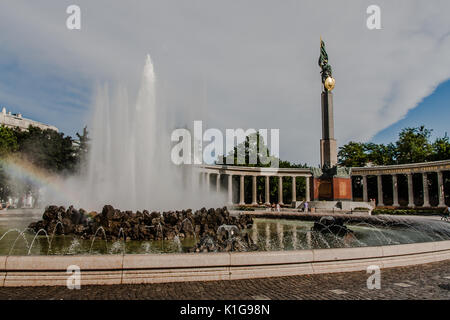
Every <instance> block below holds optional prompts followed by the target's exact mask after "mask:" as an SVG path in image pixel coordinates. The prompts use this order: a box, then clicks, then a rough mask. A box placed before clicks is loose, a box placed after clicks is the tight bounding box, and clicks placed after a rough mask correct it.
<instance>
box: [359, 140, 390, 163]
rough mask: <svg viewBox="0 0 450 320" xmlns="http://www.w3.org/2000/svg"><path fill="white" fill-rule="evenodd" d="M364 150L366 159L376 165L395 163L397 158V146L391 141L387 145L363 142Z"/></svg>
mask: <svg viewBox="0 0 450 320" xmlns="http://www.w3.org/2000/svg"><path fill="white" fill-rule="evenodd" d="M364 151H365V153H366V154H367V158H368V161H370V162H372V163H373V164H374V165H378V166H382V165H391V164H395V162H396V159H397V148H396V146H395V145H394V144H393V143H389V144H388V145H384V144H376V143H371V142H369V143H365V144H364Z"/></svg>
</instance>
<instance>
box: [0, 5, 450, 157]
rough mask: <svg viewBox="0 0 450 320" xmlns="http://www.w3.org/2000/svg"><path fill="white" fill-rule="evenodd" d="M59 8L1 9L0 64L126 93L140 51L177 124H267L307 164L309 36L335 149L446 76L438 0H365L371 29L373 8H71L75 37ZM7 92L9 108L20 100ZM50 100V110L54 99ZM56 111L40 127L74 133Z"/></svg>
mask: <svg viewBox="0 0 450 320" xmlns="http://www.w3.org/2000/svg"><path fill="white" fill-rule="evenodd" d="M131 3H132V5H131ZM70 4H72V3H71V1H58V3H57V4H55V2H54V1H39V2H30V1H19V0H14V1H12V0H5V1H2V3H1V4H0V28H1V29H2V30H3V31H2V33H1V34H0V62H2V60H6V58H7V57H11V56H12V55H14V56H15V57H16V59H17V60H18V61H19V62H20V63H21V64H22V65H25V66H26V67H27V68H30V70H32V72H33V73H36V74H39V75H47V74H48V75H54V74H55V73H56V74H58V76H59V77H60V78H61V79H62V81H66V82H67V84H68V86H69V87H70V86H73V87H78V86H79V83H80V79H86V80H83V81H85V82H86V81H87V82H88V83H89V82H91V83H90V84H89V86H91V85H92V86H93V85H94V84H95V82H97V81H100V82H102V81H106V80H108V81H115V80H121V81H123V82H125V83H127V84H128V85H129V86H130V87H131V88H136V86H137V82H138V81H139V80H140V77H139V73H140V69H141V67H142V65H143V63H144V58H145V54H146V53H147V52H150V53H151V54H152V58H153V60H154V63H155V70H156V73H157V76H158V80H159V88H160V91H159V92H160V95H159V97H160V103H161V104H164V107H165V108H167V109H168V112H169V113H171V114H175V115H176V116H178V117H179V119H178V123H180V124H182V123H183V122H190V124H191V123H192V121H193V120H194V118H195V119H199V120H204V123H205V125H206V126H207V127H218V128H226V127H228V128H238V127H244V128H249V127H254V128H279V129H280V139H281V149H280V152H281V156H282V158H285V159H289V160H294V161H296V162H308V163H310V164H312V165H317V163H318V161H319V139H320V134H321V129H320V123H321V119H320V90H321V88H320V76H319V71H320V70H319V67H318V66H317V58H318V54H319V37H320V36H321V35H322V36H323V38H324V40H325V41H326V45H327V49H328V54H329V57H330V63H331V65H332V67H333V71H334V76H335V78H336V81H337V82H336V89H335V91H334V94H335V96H334V101H335V128H336V136H337V139H338V143H339V144H343V143H345V142H347V141H349V140H368V139H370V138H371V137H372V136H373V135H374V134H376V133H377V132H378V131H380V130H382V129H383V128H386V127H387V126H389V125H390V124H392V123H394V122H396V121H398V120H399V119H401V118H402V117H403V116H404V115H405V114H406V113H407V111H408V110H409V109H411V108H413V107H415V106H416V105H417V103H418V102H420V100H421V99H423V98H424V97H425V96H427V95H428V94H430V93H431V92H432V91H433V90H434V88H435V87H436V86H437V85H438V84H439V83H440V82H442V81H444V80H446V79H448V78H449V77H450V69H449V68H448V65H449V64H450V40H449V39H450V36H449V35H450V33H449V31H450V20H449V19H448V11H449V10H450V2H448V1H446V0H442V1H439V0H433V1H426V2H425V1H420V0H398V1H376V4H378V5H379V6H380V7H381V15H382V16H381V19H382V30H372V31H371V30H368V29H367V28H366V18H367V14H366V8H367V6H369V5H371V4H374V2H373V1H331V0H330V1H301V2H300V1H292V0H291V1H283V2H280V1H275V0H272V1H261V0H249V1H239V2H237V1H234V2H231V1H210V0H209V1H206V0H202V1H189V2H186V1H162V0H161V1H133V2H124V1H106V0H105V1H100V0H96V1H87V0H80V1H77V5H79V6H80V7H81V10H82V30H81V31H69V30H67V29H66V27H65V19H66V17H67V14H66V12H65V9H66V7H67V6H68V5H70ZM5 30H6V32H4V31H5ZM83 84H84V85H86V83H83ZM45 89H48V88H45ZM11 94H12V93H11V92H8V97H7V98H8V101H12V98H11ZM15 94H16V95H17V101H18V102H19V101H22V99H24V98H23V97H27V92H15ZM58 94H59V93H58V91H56V92H48V93H47V94H46V95H44V97H45V96H47V97H48V96H50V95H58ZM4 99H6V97H5V96H3V91H1V90H0V101H2V100H4ZM26 99H27V100H32V98H31V97H29V98H26ZM51 100H52V103H49V105H48V109H49V111H50V112H51V111H52V108H56V106H57V101H61V99H57V98H54V99H51ZM55 101H56V102H55ZM39 105H40V106H45V105H46V103H45V101H40V102H39ZM30 112H31V110H30ZM84 112H85V111H84V110H80V115H78V116H76V117H75V118H74V119H78V120H77V121H80V119H82V114H83V115H84ZM23 113H24V114H25V112H23ZM25 115H26V114H25ZM58 115H59V117H60V118H59V119H58V120H56V119H52V120H55V121H57V123H55V125H57V126H60V127H62V128H63V129H64V128H65V127H68V128H70V127H71V126H72V127H73V126H74V127H78V128H80V127H81V126H82V125H83V123H76V124H75V125H74V124H73V121H75V120H72V118H69V119H68V118H67V117H64V116H63V113H59V114H58Z"/></svg>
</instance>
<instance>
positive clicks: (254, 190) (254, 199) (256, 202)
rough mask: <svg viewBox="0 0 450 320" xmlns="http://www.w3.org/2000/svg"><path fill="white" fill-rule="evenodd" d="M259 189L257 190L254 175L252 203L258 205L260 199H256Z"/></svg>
mask: <svg viewBox="0 0 450 320" xmlns="http://www.w3.org/2000/svg"><path fill="white" fill-rule="evenodd" d="M256 195H257V190H256V176H252V205H258V201H257V199H256Z"/></svg>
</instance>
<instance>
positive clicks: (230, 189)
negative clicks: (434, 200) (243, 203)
mask: <svg viewBox="0 0 450 320" xmlns="http://www.w3.org/2000/svg"><path fill="white" fill-rule="evenodd" d="M228 204H229V205H232V204H233V175H232V174H229V175H228Z"/></svg>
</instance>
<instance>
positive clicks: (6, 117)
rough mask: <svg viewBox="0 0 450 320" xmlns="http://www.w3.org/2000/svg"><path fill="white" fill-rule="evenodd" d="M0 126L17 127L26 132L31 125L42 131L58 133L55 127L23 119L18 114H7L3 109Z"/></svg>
mask: <svg viewBox="0 0 450 320" xmlns="http://www.w3.org/2000/svg"><path fill="white" fill-rule="evenodd" d="M0 125H4V126H5V127H9V128H16V127H18V128H20V129H21V130H27V129H28V127H29V126H30V125H31V126H33V127H38V128H40V129H42V130H45V129H51V130H55V131H58V128H56V127H55V126H51V125H48V124H44V123H41V122H38V121H34V120H31V119H27V118H24V117H22V114H20V113H18V114H15V113H11V111H9V112H7V111H6V108H5V107H3V109H2V112H1V113H0Z"/></svg>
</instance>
